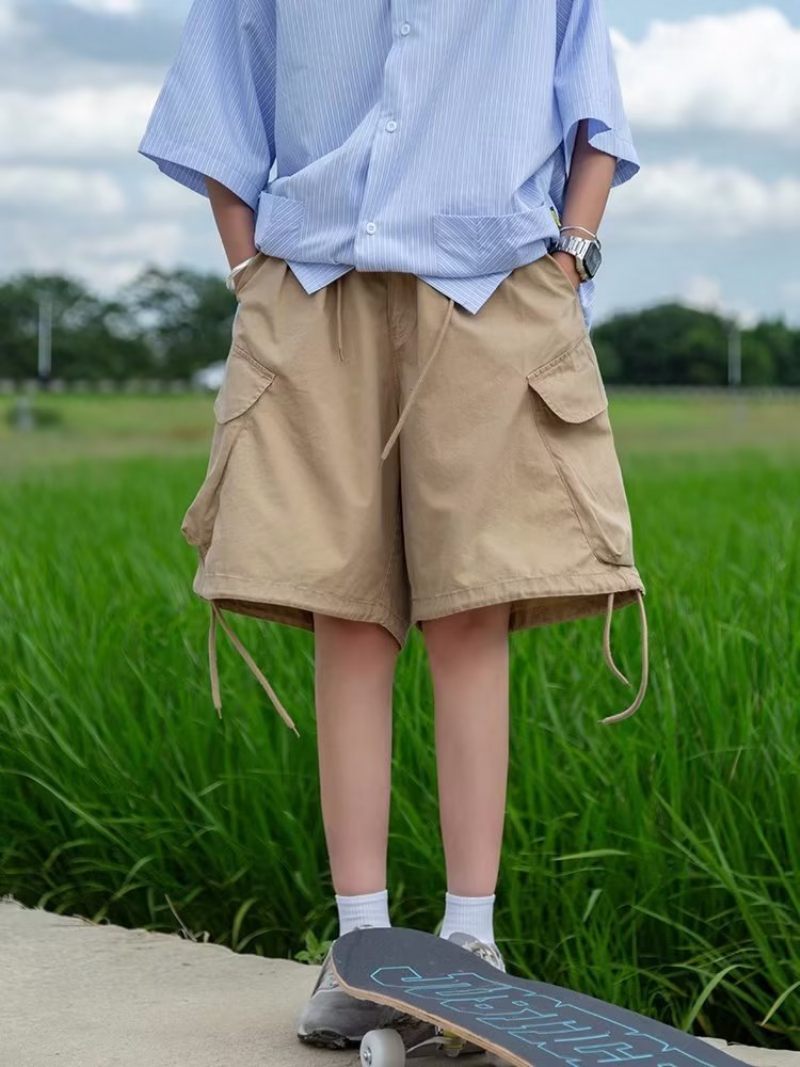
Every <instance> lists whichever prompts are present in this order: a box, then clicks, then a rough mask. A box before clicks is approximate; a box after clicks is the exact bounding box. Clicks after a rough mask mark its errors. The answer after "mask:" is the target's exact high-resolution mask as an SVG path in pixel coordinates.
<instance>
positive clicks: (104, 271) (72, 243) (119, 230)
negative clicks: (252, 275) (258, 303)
mask: <svg viewBox="0 0 800 1067" xmlns="http://www.w3.org/2000/svg"><path fill="white" fill-rule="evenodd" d="M3 243H4V245H6V246H7V248H8V251H9V254H10V257H11V262H13V263H14V265H15V268H18V269H25V270H30V271H34V272H45V273H49V272H51V271H59V272H63V273H65V274H69V275H71V276H72V277H76V278H81V279H83V280H84V281H85V282H87V283H88V284H89V286H90V287H91V288H92V289H94V290H96V291H97V292H100V293H112V292H114V290H115V289H116V288H117V287H118V286H120V285H124V284H126V283H127V282H129V281H131V280H132V279H133V278H135V277H136V275H137V274H138V273H139V272H140V271H141V269H142V267H143V266H144V265H145V264H150V263H153V264H157V265H159V266H161V267H164V268H169V267H171V266H173V265H175V264H176V263H178V262H187V260H191V258H192V257H191V256H190V255H189V254H187V253H189V247H188V244H187V233H186V229H185V227H184V226H182V225H181V224H180V223H179V222H174V221H171V222H168V221H163V220H162V221H147V222H138V223H137V225H135V226H130V225H129V224H128V223H127V221H126V220H125V218H124V217H122V218H119V219H115V220H113V222H112V221H109V220H108V219H102V220H101V219H94V218H88V217H87V218H84V219H83V220H82V225H80V226H76V225H75V216H66V217H64V218H63V219H54V220H52V222H51V226H50V231H49V233H48V235H47V240H44V239H43V232H42V228H41V226H40V225H39V224H38V223H37V222H36V220H35V219H32V218H30V217H23V218H19V219H14V220H12V221H11V223H10V224H8V225H7V226H5V227H4V230H3ZM218 273H220V274H221V273H222V266H221V265H220V266H219V268H218Z"/></svg>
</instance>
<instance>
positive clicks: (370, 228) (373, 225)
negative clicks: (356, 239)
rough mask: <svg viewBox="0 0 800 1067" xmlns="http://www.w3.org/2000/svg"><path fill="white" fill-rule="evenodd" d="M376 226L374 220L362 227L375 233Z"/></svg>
mask: <svg viewBox="0 0 800 1067" xmlns="http://www.w3.org/2000/svg"><path fill="white" fill-rule="evenodd" d="M377 228H378V227H377V226H376V225H375V223H374V222H368V223H367V225H366V226H365V227H364V229H365V230H366V231H367V233H375V231H376V230H377Z"/></svg>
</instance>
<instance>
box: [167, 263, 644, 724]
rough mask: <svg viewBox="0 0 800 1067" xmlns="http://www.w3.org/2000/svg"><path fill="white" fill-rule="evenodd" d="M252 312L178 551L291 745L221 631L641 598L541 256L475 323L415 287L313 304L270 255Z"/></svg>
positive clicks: (594, 417)
mask: <svg viewBox="0 0 800 1067" xmlns="http://www.w3.org/2000/svg"><path fill="white" fill-rule="evenodd" d="M236 298H237V302H238V307H237V312H236V316H235V319H234V325H233V331H232V341H231V346H230V352H229V354H228V359H227V364H226V371H225V378H224V382H223V385H222V387H221V389H220V391H219V393H218V395H217V397H216V400H215V403H214V416H215V426H214V435H213V440H212V444H211V455H210V460H209V464H208V470H207V474H206V478H205V480H204V481H203V484H202V485H201V487H200V489H199V491H198V493H197V496H196V497H195V499H194V501H193V502H192V504H191V506H190V507H189V509H188V511H187V513H186V516H185V518H184V521H183V526H182V532H183V534H184V536H185V538H186V540H187V541H188V542H189V543H190V544H192V545H194V546H195V547H196V548H197V550H198V553H199V557H200V562H199V566H198V569H197V573H196V577H195V581H194V586H193V588H194V591H195V592H196V593H197V594H199V596H201V597H203V598H205V599H206V600H208V601H209V602H210V604H211V627H210V632H209V657H210V670H211V685H212V695H213V699H214V704H215V706H216V708H217V710H218V711H219V709H220V707H221V702H220V695H219V680H218V675H217V666H216V626H217V623H219V625H220V626H221V627H222V628H223V629H224V631H225V633H226V634H227V635H228V637H229V638H230V640H231V641H232V642H233V644H234V646H235V647H236V648H237V650H238V651H239V652H240V653H241V655H242V656H243V657H244V658H245V660H246V662H247V663H248V665H249V666H250V668H251V669H252V670H253V672H254V673H255V674H256V677H257V678H258V679H259V681H260V682H261V684H262V685H263V686H264V688H265V689H266V690H267V692H268V694H269V695H270V698H271V699H272V701H273V704H274V705H275V707H276V709H277V711H278V712H279V714H280V715H281V716H282V717H283V719H284V721H285V722H286V723H287V725H289V726H290V727H291V728H292V729H295V732H296V728H295V726H294V723H293V722H292V720H291V718H290V716H289V714H288V712H287V711H286V709H285V708H284V707H283V705H282V704H281V702H280V700H279V699H278V697H277V696H276V694H275V692H274V690H273V689H272V687H271V686H270V684H269V682H268V681H267V679H266V678H265V677H264V675H263V674H262V673H261V671H260V670H259V668H258V666H257V665H256V664H255V662H254V661H253V659H252V657H250V655H249V653H248V652H247V650H246V649H245V648H244V647H243V646H242V644H241V642H240V641H239V639H238V637H237V636H236V634H235V632H234V631H233V630H232V628H231V626H230V623H229V620H228V618H226V617H225V614H224V612H238V613H242V614H245V615H253V616H258V617H260V618H262V619H269V620H274V621H276V622H281V623H286V624H288V625H291V626H300V627H304V628H305V629H308V630H313V628H314V614H313V613H314V612H320V613H323V614H328V615H334V616H339V617H341V618H346V619H357V620H364V621H370V622H375V623H379V624H380V625H381V626H384V627H385V628H386V629H387V630H388V631H389V632H390V633H391V634H392V635H393V636H394V638H395V640H396V641H397V643H398V646H399V647H400V648H402V647H403V645H404V644H405V641H406V638H407V636H408V632H409V629H410V627H411V626H412V625H417V626H419V625H420V623H422V622H423V620H425V619H435V618H438V617H440V616H444V615H450V614H452V613H454V612H460V611H466V610H469V609H471V608H479V607H482V606H485V605H489V604H498V603H501V602H503V603H504V602H509V603H510V612H509V628H510V630H520V629H523V628H525V627H532V626H542V625H545V624H547V623H554V622H560V621H563V620H568V619H578V618H581V617H585V616H591V615H596V614H598V613H601V612H604V611H605V613H606V619H605V630H604V640H603V650H604V654H605V658H606V662H607V663H608V665H609V667H610V669H611V670H612V671H613V672H614V673H615V674H616V675H617V676H618V677H620V678H622V679H623V680H624V681H626V682H627V679H625V678H624V676H623V675H622V674H621V673H620V672H619V671H618V669H617V667H616V665H615V664H614V661H613V658H612V656H611V651H610V643H609V633H610V624H611V616H612V611H613V609H614V608H615V607H616V608H620V607H623V606H625V605H627V604H629V603H631V602H632V601H634V600H635V601H637V602H638V604H639V610H640V615H641V627H642V671H641V684H640V686H639V692H638V694H637V696H636V698H635V700H634V701H633V703H632V704H631V705H630V707H628V708H626V709H625V710H624V711H622V712H620V713H618V714H617V715H612V716H609V717H607V718H605V719H602V720H600V721H601V722H604V723H609V722H615V721H618V720H619V719H622V718H625V717H626V716H628V715H630V714H632V713H633V712H634V711H635V710H636V708H637V707H638V706H639V704H640V703H641V700H642V697H643V695H644V691H645V688H646V683H647V623H646V618H645V614H644V604H643V594H644V586H643V585H642V581H641V579H640V577H639V574H638V572H637V570H636V567H635V566H634V556H633V543H632V534H631V522H630V516H629V511H628V504H627V500H626V495H625V490H624V487H623V480H622V475H621V472H620V466H619V462H618V459H617V454H616V450H615V444H614V439H613V436H612V430H611V426H610V423H609V418H608V411H607V407H608V401H607V397H606V392H605V389H604V386H603V381H602V378H601V375H600V370H599V368H598V363H597V357H596V354H595V351H594V348H593V345H592V342H591V340H590V338H589V334H588V331H587V329H586V325H585V321H584V318H583V313H582V311H581V307H580V303H579V299H578V294H577V292H576V290H575V289H574V287H573V286H572V284H571V282H570V281H569V279H568V278H567V276H566V274H565V273H564V272H563V271H562V270H561V268H560V267H559V265H558V262H557V260H555V259H554V258H553V257H552V256H551V255H549V254H545V255H544V256H542V257H541V258H539V259H537V260H535V261H533V262H531V263H528V264H527V265H525V266H520V267H517V268H515V269H514V270H513V271H512V272H511V274H510V275H509V276H508V277H507V278H506V279H505V280H504V281H503V282H502V283H501V285H500V286H499V287H498V288H497V289H496V290H495V291H494V293H493V294H492V295H491V296H490V297H489V299H488V300H487V301H486V303H485V304H484V305H483V306H482V307H481V308H480V310H479V311H478V312H477V313H476V314H473V313H472V312H470V311H467V310H466V309H464V308H462V307H461V306H460V305H459V304H456V303H455V302H454V301H453V300H448V298H447V297H445V296H444V295H443V294H441V293H440V292H438V291H437V290H436V289H434V288H433V287H432V286H430V285H428V284H427V283H426V282H423V281H422V280H421V279H419V278H417V277H416V276H415V275H414V274H411V273H405V272H379V271H363V272H362V271H356V270H351V271H349V272H348V273H347V274H345V275H343V276H341V277H340V278H338V279H337V280H336V281H335V282H333V283H331V284H329V285H327V286H325V287H324V288H322V289H319V290H317V291H316V292H315V293H313V294H311V295H309V294H308V293H306V291H305V290H304V289H303V287H302V286H301V284H300V283H299V281H298V280H297V278H296V277H295V276H294V274H293V273H292V271H291V269H290V268H289V266H288V265H287V263H286V261H285V260H283V259H280V258H276V257H273V256H268V255H264V254H263V253H260V254H259V255H258V257H257V258H256V259H255V260H254V261H253V263H252V264H251V265H250V266H249V267H247V268H245V270H244V271H243V272H241V274H240V275H239V276H238V279H237V284H236Z"/></svg>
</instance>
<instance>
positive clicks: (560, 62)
mask: <svg viewBox="0 0 800 1067" xmlns="http://www.w3.org/2000/svg"><path fill="white" fill-rule="evenodd" d="M601 5H602V0H558V47H557V56H556V71H555V93H556V100H557V103H558V110H559V114H560V117H561V127H562V132H563V146H564V166H565V169H566V171H567V174H569V166H570V161H571V159H572V152H573V149H574V147H575V135H576V133H577V128H578V123H579V122H580V120H581V119H587V120H588V134H589V143H590V144H591V145H592V146H593V147H594V148H597V149H599V150H600V151H602V152H607V153H608V154H609V155H612V156H615V157H616V159H617V166H616V169H615V171H614V176H613V179H612V182H611V185H612V188H613V187H614V186H615V185H621V184H622V183H623V182H625V181H627V180H628V179H629V178H632V177H633V176H634V175H635V174H636V173H637V172H638V171H639V170H640V169H641V164H640V162H639V157H638V154H637V152H636V148H635V147H634V145H633V139H632V136H631V131H630V127H629V125H628V120H627V117H626V115H625V109H624V105H623V101H622V90H621V88H620V83H619V76H618V74H617V67H616V63H615V60H614V52H613V49H612V45H611V37H610V34H609V30H608V25H607V23H606V19H605V14H604V12H603V8H602V6H601Z"/></svg>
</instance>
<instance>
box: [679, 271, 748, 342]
mask: <svg viewBox="0 0 800 1067" xmlns="http://www.w3.org/2000/svg"><path fill="white" fill-rule="evenodd" d="M681 300H682V302H683V303H684V304H687V305H688V306H689V307H693V308H697V309H698V310H700V311H714V312H716V313H717V314H718V315H723V316H725V317H726V318H730V319H733V320H734V321H735V322H736V323H737V325H738V326H739V328H740V329H743V330H746V329H749V328H751V327H752V326H755V324H756V323H757V322H758V319H759V315H758V313H757V311H756V310H755V308H753V307H752V306H751V305H749V304H747V305H745V304H742V303H737V304H731V303H729V302H728V301H727V300H726V299H725V296H724V294H723V291H722V285H721V283H720V280H719V278H711V277H709V276H708V275H707V274H693V275H691V277H689V278H687V280H686V283H685V285H684V290H683V293H682V294H681Z"/></svg>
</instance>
